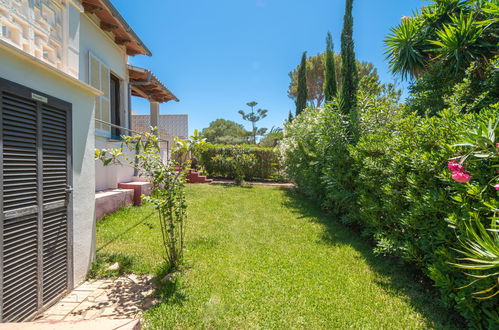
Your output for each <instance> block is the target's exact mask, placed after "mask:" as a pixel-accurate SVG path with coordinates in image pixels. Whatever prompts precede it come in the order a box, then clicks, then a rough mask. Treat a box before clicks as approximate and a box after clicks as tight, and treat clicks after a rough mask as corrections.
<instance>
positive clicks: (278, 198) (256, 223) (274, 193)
mask: <svg viewBox="0 0 499 330" xmlns="http://www.w3.org/2000/svg"><path fill="white" fill-rule="evenodd" d="M185 192H186V201H187V204H188V205H189V214H188V217H187V221H186V227H187V228H186V233H187V235H186V243H185V256H184V262H183V266H182V269H183V271H182V272H181V273H177V274H176V275H175V276H174V277H171V278H169V279H168V280H167V282H161V285H160V289H159V290H158V295H160V296H161V302H160V303H158V304H157V305H156V306H155V307H153V308H151V309H149V310H148V311H147V312H146V313H145V321H144V322H145V325H146V326H147V327H148V328H151V329H171V328H177V329H186V328H216V329H227V328H347V327H354V328H372V329H380V328H393V327H396V328H428V327H435V328H445V327H448V328H455V327H457V326H458V325H459V323H458V322H459V321H458V319H457V316H456V315H453V314H452V313H449V312H448V311H447V310H446V309H445V307H443V306H441V305H439V303H438V302H437V296H436V293H435V292H434V290H433V289H432V287H431V284H430V283H428V282H427V281H425V280H424V279H423V278H421V277H420V276H415V275H414V274H413V273H411V272H410V271H407V269H406V268H405V267H404V265H402V264H399V263H396V262H393V261H391V260H386V259H384V258H381V257H378V256H376V255H374V254H373V252H372V248H371V246H370V245H369V243H368V242H366V241H365V240H364V239H363V238H361V237H359V236H358V235H357V233H356V232H355V231H354V230H351V229H349V228H347V227H345V226H343V225H341V224H339V223H337V222H334V221H331V218H330V216H329V215H328V214H326V213H324V212H322V211H321V210H319V209H318V208H317V206H316V204H315V203H314V202H313V201H308V200H306V199H304V198H303V196H302V195H300V194H299V193H298V192H296V191H294V190H292V189H279V188H275V187H265V186H263V187H261V186H241V187H238V186H234V185H194V184H193V185H188V186H187V187H186V188H185ZM161 237H162V234H161V225H160V222H159V219H158V217H157V215H156V210H155V208H154V206H153V205H151V204H149V205H145V206H142V207H139V208H128V209H124V210H121V211H119V212H117V213H115V214H113V215H111V216H109V217H107V218H106V219H104V220H103V221H101V222H99V223H98V224H97V255H98V257H99V259H100V260H103V261H107V262H106V263H103V264H102V265H101V266H100V267H94V268H95V269H94V274H93V276H95V277H99V276H104V275H107V276H113V275H114V276H117V275H119V274H120V273H128V272H130V273H137V274H155V275H157V278H158V279H163V278H164V277H165V269H164V258H163V255H164V252H163V249H162V246H161V244H159V243H158V242H160V241H161V239H162V238H161ZM117 261H118V262H119V263H120V264H121V265H122V267H121V268H120V269H119V270H115V271H106V265H107V264H112V263H114V262H117ZM380 315H382V317H380Z"/></svg>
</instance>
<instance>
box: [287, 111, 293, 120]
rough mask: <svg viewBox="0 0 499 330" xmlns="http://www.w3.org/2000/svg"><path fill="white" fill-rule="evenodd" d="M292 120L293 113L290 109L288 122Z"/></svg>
mask: <svg viewBox="0 0 499 330" xmlns="http://www.w3.org/2000/svg"><path fill="white" fill-rule="evenodd" d="M292 121H293V113H292V112H291V110H289V115H288V123H290V122H292Z"/></svg>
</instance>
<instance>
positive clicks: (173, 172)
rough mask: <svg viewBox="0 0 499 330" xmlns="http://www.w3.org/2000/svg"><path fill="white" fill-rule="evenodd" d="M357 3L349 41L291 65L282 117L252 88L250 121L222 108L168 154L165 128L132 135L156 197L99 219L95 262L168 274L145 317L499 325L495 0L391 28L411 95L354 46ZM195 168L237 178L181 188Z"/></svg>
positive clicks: (434, 10)
mask: <svg viewBox="0 0 499 330" xmlns="http://www.w3.org/2000/svg"><path fill="white" fill-rule="evenodd" d="M352 4H353V1H352V0H346V10H345V17H344V26H343V32H342V38H341V53H340V54H335V52H334V49H333V40H332V37H331V35H330V34H328V35H327V38H326V47H325V51H324V53H321V54H319V55H317V56H313V57H307V54H306V52H304V53H303V56H302V60H301V63H300V64H299V65H298V66H297V68H296V70H294V71H293V72H291V73H290V78H291V83H290V87H289V96H290V97H291V98H293V99H294V100H295V104H296V112H295V113H294V114H291V113H290V114H289V117H288V118H287V119H286V121H285V123H284V124H283V128H273V129H272V130H270V132H268V133H267V130H266V129H263V128H259V127H257V126H256V123H257V122H258V121H259V120H260V119H262V118H264V117H265V116H266V115H267V110H265V109H257V110H256V111H255V109H254V108H255V107H256V105H257V103H256V102H249V103H248V104H247V105H248V106H249V107H250V112H248V113H246V112H244V111H242V110H240V111H239V113H240V114H241V116H242V118H243V120H245V121H248V122H250V123H251V125H252V129H251V130H250V131H245V130H244V128H243V126H242V125H240V124H237V123H234V122H230V121H227V120H223V119H218V120H216V121H214V122H212V123H211V124H210V126H209V127H208V128H206V129H204V130H203V131H201V132H200V133H198V132H197V131H195V134H194V136H193V137H192V138H191V139H190V140H187V141H181V140H178V141H177V147H176V149H175V150H174V157H173V161H171V162H167V163H164V162H163V161H162V160H161V159H160V157H159V156H158V150H157V140H155V139H157V137H156V136H155V134H154V132H153V133H151V134H147V135H146V138H145V139H144V138H143V137H140V136H135V137H128V138H125V142H126V144H127V145H128V146H129V148H131V149H132V150H135V151H136V152H137V154H138V156H137V157H136V159H132V160H130V162H131V163H134V164H135V166H137V167H139V168H140V169H141V173H142V175H143V176H145V177H148V178H150V180H151V182H153V183H154V186H155V193H154V194H153V195H152V196H151V197H149V198H147V203H146V204H145V205H144V206H142V207H140V208H127V209H124V210H121V211H119V212H118V213H116V214H114V215H112V216H110V217H107V218H105V219H104V220H103V221H101V222H100V223H98V225H97V253H98V257H99V258H98V262H97V263H96V265H95V266H94V269H93V272H92V276H95V277H101V276H115V275H119V274H121V273H126V272H133V273H147V274H156V275H157V279H158V281H159V282H158V283H159V284H158V292H157V294H158V295H159V296H160V297H161V301H160V302H159V303H158V304H157V305H156V306H154V307H153V308H151V309H150V310H149V311H147V312H146V314H145V320H146V325H147V326H149V327H151V328H158V329H163V328H194V327H202V328H205V327H206V328H299V327H306V328H344V327H354V328H428V327H430V328H479V329H492V328H497V326H498V324H499V217H498V214H499V200H498V194H499V175H498V173H499V172H498V171H499V140H498V136H499V115H498V114H499V103H498V100H499V71H498V66H499V56H498V55H497V49H498V48H497V45H498V34H499V19H498V17H499V6H498V4H497V2H496V1H458V0H445V1H444V0H439V1H434V2H432V3H431V4H429V5H428V6H426V7H423V8H422V9H421V10H420V11H418V12H416V13H414V14H413V16H411V17H404V18H403V19H402V20H401V22H400V24H399V25H398V26H396V27H394V28H393V29H392V30H391V32H390V34H389V35H388V36H387V37H386V40H385V46H386V55H387V60H388V61H389V64H390V68H391V71H392V73H393V74H394V75H396V76H399V77H400V78H403V79H408V80H409V81H410V87H409V96H408V98H407V99H406V101H405V102H401V90H400V89H399V88H398V87H397V85H395V84H390V83H388V84H386V83H383V82H381V80H380V78H379V77H378V75H377V72H376V69H375V68H374V67H373V65H372V64H370V63H365V62H359V61H357V60H356V58H355V52H354V41H353V39H352V35H353V17H352ZM318 82H320V83H318ZM96 155H97V158H99V159H101V160H102V161H103V162H104V163H105V164H109V163H112V162H116V161H117V159H118V158H119V157H120V156H122V154H121V151H120V150H111V151H110V150H101V151H97V153H96ZM191 167H194V168H196V169H198V170H199V171H201V172H203V173H205V174H208V175H210V176H211V177H214V178H224V179H233V180H234V183H235V184H225V185H197V186H195V185H186V178H185V174H186V171H187V170H188V169H189V168H191ZM251 180H258V181H260V182H269V181H289V182H292V183H293V184H294V185H295V187H296V188H295V189H280V188H276V187H266V186H252V185H245V181H251ZM116 261H119V263H120V265H121V267H120V268H119V269H118V270H115V271H112V272H109V271H107V270H106V265H108V264H110V263H113V262H116Z"/></svg>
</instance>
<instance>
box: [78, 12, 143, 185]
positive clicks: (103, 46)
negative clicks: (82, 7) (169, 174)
mask: <svg viewBox="0 0 499 330" xmlns="http://www.w3.org/2000/svg"><path fill="white" fill-rule="evenodd" d="M79 52H80V57H79V79H80V80H82V81H84V82H87V83H89V53H90V52H91V53H92V55H93V56H95V57H97V58H98V59H99V60H100V61H101V62H102V63H103V64H104V65H106V66H107V67H109V69H110V70H111V72H112V73H113V74H114V75H115V76H117V77H118V78H120V79H121V84H120V101H119V104H120V113H121V115H120V116H121V120H122V122H121V126H124V127H127V126H128V80H129V78H128V66H127V61H128V56H127V55H126V50H125V48H124V47H119V46H118V45H116V44H115V43H114V40H113V38H112V36H110V35H109V34H107V33H106V32H104V31H102V29H100V27H99V26H98V25H97V23H96V22H95V21H93V20H92V19H91V18H89V17H88V16H87V15H85V14H82V15H81V19H80V46H79ZM95 143H96V144H95V147H96V148H99V149H102V148H107V149H111V148H119V147H120V146H121V143H119V142H118V143H117V142H112V141H109V140H108V139H107V138H106V137H102V136H96V137H95ZM132 176H133V168H131V167H129V166H117V165H110V166H106V167H104V166H102V164H101V163H100V162H99V161H97V162H95V182H96V186H95V188H96V190H104V189H112V188H117V186H118V183H122V182H129V181H131V180H132Z"/></svg>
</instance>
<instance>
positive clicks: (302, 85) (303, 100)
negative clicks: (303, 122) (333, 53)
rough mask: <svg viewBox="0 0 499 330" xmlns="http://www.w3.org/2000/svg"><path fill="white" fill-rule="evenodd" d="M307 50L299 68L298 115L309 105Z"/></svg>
mask: <svg viewBox="0 0 499 330" xmlns="http://www.w3.org/2000/svg"><path fill="white" fill-rule="evenodd" d="M307 96H308V88H307V52H303V55H302V57H301V64H300V69H299V70H298V92H297V96H296V116H298V115H299V114H300V113H301V112H302V111H303V110H304V109H305V108H306V107H307Z"/></svg>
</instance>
